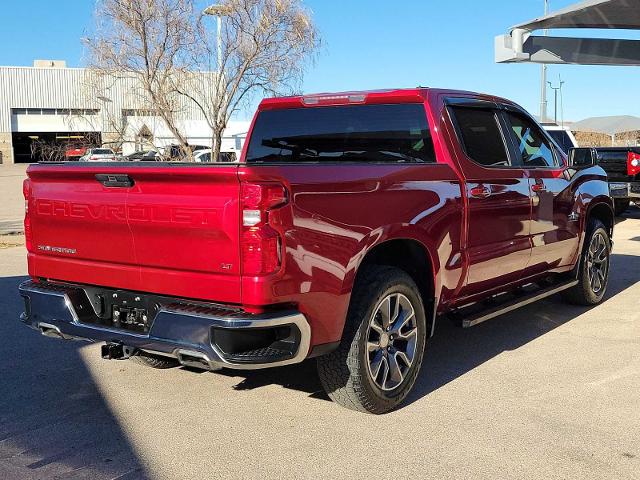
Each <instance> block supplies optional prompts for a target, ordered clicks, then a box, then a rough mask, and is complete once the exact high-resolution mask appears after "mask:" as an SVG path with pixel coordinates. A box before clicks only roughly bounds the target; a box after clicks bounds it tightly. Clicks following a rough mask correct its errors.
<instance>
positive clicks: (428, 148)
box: [246, 104, 436, 163]
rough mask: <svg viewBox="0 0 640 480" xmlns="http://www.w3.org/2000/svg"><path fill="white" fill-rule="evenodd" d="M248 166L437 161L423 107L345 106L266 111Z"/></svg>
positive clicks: (257, 127) (251, 143)
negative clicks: (295, 163) (258, 164)
mask: <svg viewBox="0 0 640 480" xmlns="http://www.w3.org/2000/svg"><path fill="white" fill-rule="evenodd" d="M246 159H247V162H248V163H271V162H276V163H281V162H371V163H376V162H397V163H424V162H435V161H436V159H435V153H434V149H433V141H432V138H431V133H430V131H429V125H428V123H427V117H426V112H425V109H424V105H422V104H394V105H386V104H385V105H345V106H329V107H313V108H294V109H282V110H266V111H263V112H260V114H259V115H258V118H257V119H256V123H255V126H254V128H253V131H252V133H251V139H250V141H249V147H248V149H247V157H246Z"/></svg>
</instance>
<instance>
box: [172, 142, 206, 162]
mask: <svg viewBox="0 0 640 480" xmlns="http://www.w3.org/2000/svg"><path fill="white" fill-rule="evenodd" d="M189 148H190V149H191V151H192V152H193V153H197V152H199V151H201V150H207V149H209V147H207V146H206V145H189ZM162 155H163V156H164V157H165V158H166V159H167V160H173V161H176V160H180V159H183V157H184V151H183V149H182V147H181V146H180V145H168V146H166V147H165V148H164V149H163V152H162Z"/></svg>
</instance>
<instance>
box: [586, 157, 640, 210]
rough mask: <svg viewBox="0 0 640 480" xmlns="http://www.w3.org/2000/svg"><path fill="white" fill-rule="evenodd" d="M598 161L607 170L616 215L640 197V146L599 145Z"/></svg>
mask: <svg viewBox="0 0 640 480" xmlns="http://www.w3.org/2000/svg"><path fill="white" fill-rule="evenodd" d="M596 152H597V157H598V160H597V163H598V165H600V166H601V167H602V169H603V170H604V171H605V172H607V176H608V178H609V191H610V193H611V196H612V197H613V201H614V205H615V212H616V215H622V214H623V213H624V212H625V211H626V210H627V209H628V208H629V205H630V203H631V201H636V200H639V199H640V147H597V148H596Z"/></svg>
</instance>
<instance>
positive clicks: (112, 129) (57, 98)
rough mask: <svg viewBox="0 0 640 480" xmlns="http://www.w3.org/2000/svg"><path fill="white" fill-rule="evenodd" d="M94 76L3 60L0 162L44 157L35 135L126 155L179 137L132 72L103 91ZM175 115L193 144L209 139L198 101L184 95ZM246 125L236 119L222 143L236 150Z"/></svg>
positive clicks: (52, 64)
mask: <svg viewBox="0 0 640 480" xmlns="http://www.w3.org/2000/svg"><path fill="white" fill-rule="evenodd" d="M90 75H91V74H90V73H89V72H88V71H87V70H86V69H82V68H66V66H65V62H63V61H48V60H47V61H42V60H36V61H35V62H34V66H33V67H0V163H2V164H11V163H14V162H20V163H23V162H24V163H27V162H34V161H37V160H39V159H40V158H39V155H40V154H39V153H38V150H37V149H36V148H35V147H34V145H35V144H37V143H38V142H41V143H42V142H48V143H52V144H57V145H63V146H66V145H68V146H74V145H77V144H85V145H86V144H87V143H92V144H94V145H95V146H100V145H105V146H106V145H109V146H113V147H115V148H116V149H120V150H121V151H122V153H123V154H125V155H126V154H128V153H131V152H133V151H136V150H143V149H152V148H161V147H164V146H167V145H170V144H175V143H176V140H175V138H174V136H173V135H172V134H171V133H170V131H169V129H168V128H167V126H166V124H165V123H164V121H163V120H162V119H161V118H160V117H158V116H154V115H153V112H152V109H150V108H149V105H148V103H146V102H144V100H143V97H144V95H141V94H140V88H139V87H138V86H137V85H136V82H135V80H134V79H118V80H117V81H113V82H112V83H111V84H110V85H109V86H107V87H105V88H103V89H101V90H100V91H98V89H97V88H96V86H95V84H96V83H95V82H90V81H88V79H89V78H91V77H90ZM176 118H177V122H176V123H177V125H178V128H179V130H180V132H181V133H182V134H183V135H184V136H185V137H186V138H187V141H188V142H189V144H190V145H207V146H210V145H211V130H210V128H209V127H208V125H207V123H206V121H205V120H204V117H203V116H202V113H201V112H200V110H199V109H198V107H197V106H196V105H195V103H194V102H193V101H191V100H188V99H187V98H183V99H181V100H180V104H179V108H178V111H177V113H176ZM248 128H249V122H240V121H238V122H231V123H230V124H229V128H228V129H227V131H225V134H224V137H223V142H222V150H223V151H230V152H233V151H236V152H238V154H239V152H240V150H241V149H242V144H243V142H244V139H245V137H246V134H247V130H248Z"/></svg>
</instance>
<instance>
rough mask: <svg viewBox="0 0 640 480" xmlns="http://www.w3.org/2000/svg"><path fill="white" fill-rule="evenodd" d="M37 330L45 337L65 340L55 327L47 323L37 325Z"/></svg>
mask: <svg viewBox="0 0 640 480" xmlns="http://www.w3.org/2000/svg"><path fill="white" fill-rule="evenodd" d="M38 329H39V330H40V333H42V335H44V336H45V337H49V338H62V339H63V340H66V339H67V337H65V336H64V335H63V334H62V332H61V331H60V329H59V328H58V327H56V326H55V325H51V324H48V323H39V324H38Z"/></svg>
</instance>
